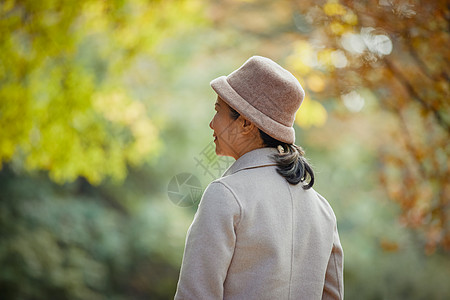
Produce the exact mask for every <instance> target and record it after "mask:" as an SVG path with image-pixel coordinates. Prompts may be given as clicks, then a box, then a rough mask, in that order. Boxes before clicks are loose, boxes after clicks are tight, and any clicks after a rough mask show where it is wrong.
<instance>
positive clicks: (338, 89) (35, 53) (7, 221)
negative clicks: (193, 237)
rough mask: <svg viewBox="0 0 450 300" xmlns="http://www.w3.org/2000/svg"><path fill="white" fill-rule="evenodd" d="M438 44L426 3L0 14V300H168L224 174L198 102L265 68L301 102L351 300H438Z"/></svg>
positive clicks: (445, 246) (306, 143) (448, 117)
mask: <svg viewBox="0 0 450 300" xmlns="http://www.w3.org/2000/svg"><path fill="white" fill-rule="evenodd" d="M449 26H450V10H449V6H448V2H447V1H440V0H435V1H418V0H379V1H375V0H373V1H372V0H368V1H356V0H355V1H350V0H348V1H347V0H345V1H344V0H320V1H312V0H302V1H299V0H289V1H288V0H279V1H271V0H246V1H244V0H215V1H212V0H210V1H200V0H178V1H176V0H165V1H159V0H147V1H143V0H128V1H125V0H115V1H95V0H78V1H70V0H67V1H54V0H41V1H32V0H28V1H26V0H23V1H17V0H2V1H1V2H0V168H1V170H0V298H1V299H171V298H173V296H174V293H175V289H176V283H177V280H178V272H179V268H180V265H181V259H182V254H183V248H184V240H185V236H186V230H187V229H188V227H189V225H190V223H191V221H192V218H193V215H194V213H195V211H196V203H197V200H198V191H200V192H201V190H202V189H204V188H205V187H206V186H207V185H208V183H209V182H210V181H212V180H213V179H215V178H217V177H219V176H220V175H221V172H223V170H224V168H226V167H227V166H228V165H229V164H230V163H231V162H232V161H230V160H226V159H223V158H221V159H218V158H216V157H214V156H211V155H210V154H211V152H210V151H211V145H213V144H211V143H212V131H211V130H210V128H209V127H208V123H209V121H210V119H211V118H212V116H213V113H214V102H215V94H214V93H213V91H212V90H211V88H210V87H209V82H210V80H212V79H214V78H216V77H218V76H221V75H227V74H229V73H230V72H231V71H233V70H235V69H236V68H238V67H239V66H240V65H242V63H244V62H245V60H247V59H248V58H249V57H250V56H252V55H263V56H267V57H270V58H272V59H273V60H275V61H277V62H278V63H279V64H281V65H282V66H283V67H285V68H287V69H288V70H290V71H291V72H292V73H293V74H294V75H295V76H296V77H297V78H298V80H299V81H300V83H301V84H302V85H303V87H304V88H305V91H306V94H307V96H306V99H305V101H304V103H303V104H302V106H301V109H300V110H299V112H298V115H297V117H296V121H295V122H296V123H295V129H296V135H297V136H296V143H297V144H298V145H301V146H302V147H303V148H304V149H305V150H306V155H307V157H308V158H309V160H310V161H311V163H312V165H313V166H314V170H315V173H316V184H315V188H316V190H317V191H319V192H320V193H321V194H322V195H324V196H325V197H326V198H327V199H328V200H329V202H330V203H331V205H332V206H333V208H334V210H335V213H336V216H337V219H338V226H339V231H340V236H341V242H342V244H343V247H344V251H345V272H344V273H345V274H344V275H345V298H346V299H450V285H449V284H448V283H449V278H450V225H449V217H450V213H449V204H450V184H449V178H450V163H449V152H450V145H449V137H450V113H449V108H450V100H449V99H450V85H449V73H450V68H449V61H450V51H449V49H448V47H449V41H450V35H449V28H450V27H449ZM180 174H181V175H180ZM183 174H184V175H183ZM186 174H188V176H191V177H190V178H193V179H195V180H194V181H192V182H191V183H190V185H191V186H189V185H188V186H187V189H186V186H184V187H183V186H178V184H181V183H182V182H176V181H175V182H176V184H175V187H174V186H173V182H174V181H173V180H180V178H181V179H182V178H184V179H186V176H187V175H186ZM171 180H172V181H171ZM182 181H183V180H182ZM170 182H172V184H170ZM188 183H189V182H188ZM192 186H193V187H197V188H198V189H197V191H196V193H195V195H192V194H194V191H193V189H192ZM178 187H179V188H180V189H181V190H177V188H178ZM189 187H191V189H189ZM183 188H184V190H183ZM171 189H175V190H172V192H174V191H175V195H176V194H177V193H178V195H180V194H183V193H191V194H190V195H191V196H192V197H193V198H192V197H191V198H190V199H191V200H192V199H193V201H191V203H190V205H180V203H178V201H174V198H173V197H172V198H171V199H169V196H170V193H169V192H170V191H171ZM182 190H183V191H184V192H183V191H182ZM186 191H187V192H186ZM172 195H173V194H172ZM171 200H172V201H171ZM192 202H194V203H192ZM177 203H178V204H177ZM184 204H186V202H184ZM187 204H189V203H187ZM186 206H187V207H186Z"/></svg>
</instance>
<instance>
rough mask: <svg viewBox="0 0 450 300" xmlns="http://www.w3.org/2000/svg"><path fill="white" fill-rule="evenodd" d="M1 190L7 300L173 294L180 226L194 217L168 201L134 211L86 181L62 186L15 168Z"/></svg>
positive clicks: (1, 259) (1, 273)
mask: <svg viewBox="0 0 450 300" xmlns="http://www.w3.org/2000/svg"><path fill="white" fill-rule="evenodd" d="M0 190H1V193H0V238H1V243H0V264H1V266H2V268H1V270H0V290H1V291H2V298H3V299H30V298H33V299H49V298H52V299H53V298H57V299H106V298H107V297H109V296H111V297H113V298H115V299H129V298H130V297H132V298H133V299H147V298H148V297H151V298H152V299H167V298H168V297H171V296H172V294H173V292H174V290H175V284H176V278H177V276H178V264H179V262H180V261H181V255H182V252H181V251H180V249H182V247H183V244H184V234H181V232H182V230H180V228H179V226H181V227H182V228H183V229H184V228H185V227H186V225H187V224H188V223H189V220H188V219H187V218H185V217H184V216H183V215H181V214H177V213H174V212H171V211H170V210H171V209H172V208H173V207H172V204H171V203H170V202H169V201H166V200H165V199H164V200H163V201H158V200H157V199H153V200H152V201H151V202H147V203H146V202H145V201H143V200H141V201H137V199H136V200H135V202H136V203H139V204H138V207H136V208H135V209H136V210H137V212H134V213H133V212H132V211H131V210H130V209H128V208H126V207H125V206H117V204H115V203H119V202H118V199H116V198H114V197H112V196H103V197H102V198H99V193H101V194H102V193H105V192H103V191H102V189H98V188H97V189H94V188H92V187H91V186H89V185H88V184H87V183H86V182H84V181H82V180H78V181H76V182H75V183H74V184H71V185H65V186H64V187H61V186H56V185H55V184H53V183H51V182H49V181H48V180H47V179H45V177H34V178H21V177H15V176H13V175H12V173H10V171H9V170H4V171H3V172H2V174H1V175H0ZM120 196H123V195H120ZM135 197H136V196H135ZM130 214H133V217H132V218H131V217H130ZM158 270H159V271H158ZM148 276H149V277H148ZM131 295H134V296H131ZM136 295H137V296H136ZM139 295H140V296H139Z"/></svg>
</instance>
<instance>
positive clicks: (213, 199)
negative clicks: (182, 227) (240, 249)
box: [175, 182, 241, 300]
mask: <svg viewBox="0 0 450 300" xmlns="http://www.w3.org/2000/svg"><path fill="white" fill-rule="evenodd" d="M240 215H241V207H240V205H239V202H238V201H237V199H236V198H235V196H234V193H232V191H231V190H230V189H229V188H228V187H227V186H225V185H224V184H223V183H221V182H212V183H211V184H210V185H209V186H208V187H207V189H206V190H205V192H204V194H203V197H202V199H201V201H200V204H199V207H198V210H197V213H196V214H195V216H194V221H193V222H192V224H191V226H190V227H189V230H188V233H187V238H186V246H185V250H184V256H183V263H182V266H181V271H180V278H179V281H178V287H177V292H176V294H175V299H176V300H181V299H223V283H224V281H225V278H226V276H227V270H228V267H229V265H230V262H231V258H232V256H233V252H234V246H235V242H236V234H235V226H236V225H237V224H238V223H239V220H240Z"/></svg>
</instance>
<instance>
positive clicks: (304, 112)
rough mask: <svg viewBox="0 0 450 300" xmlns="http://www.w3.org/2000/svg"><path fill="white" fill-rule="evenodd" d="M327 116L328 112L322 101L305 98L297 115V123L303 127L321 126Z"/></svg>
mask: <svg viewBox="0 0 450 300" xmlns="http://www.w3.org/2000/svg"><path fill="white" fill-rule="evenodd" d="M327 117H328V113H327V111H326V109H325V108H324V107H323V105H322V104H320V102H318V101H314V100H311V99H309V98H305V100H304V101H303V103H302V105H301V106H300V109H299V110H298V111H297V114H296V115H295V123H296V124H297V125H298V126H300V127H302V128H310V127H312V126H317V127H321V126H323V125H324V124H325V122H326V121H327Z"/></svg>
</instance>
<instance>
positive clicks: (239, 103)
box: [210, 76, 295, 144]
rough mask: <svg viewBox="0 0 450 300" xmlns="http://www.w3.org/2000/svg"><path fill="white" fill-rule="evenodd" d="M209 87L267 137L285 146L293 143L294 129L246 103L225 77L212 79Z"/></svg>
mask: <svg viewBox="0 0 450 300" xmlns="http://www.w3.org/2000/svg"><path fill="white" fill-rule="evenodd" d="M210 85H211V87H212V89H213V90H214V91H215V92H216V93H217V95H219V97H220V98H222V100H223V101H225V102H226V103H227V104H228V105H230V106H231V107H232V108H234V109H235V110H236V111H237V112H238V113H240V114H241V115H243V116H244V117H245V118H247V119H248V120H250V121H251V122H253V123H254V124H255V125H256V127H258V128H259V129H261V130H262V131H264V132H265V133H267V134H268V135H269V136H271V137H273V138H275V139H277V140H279V141H280V142H284V143H287V144H294V143H295V131H294V128H292V127H288V126H285V125H283V124H281V123H278V122H277V121H275V120H273V119H272V118H270V117H268V116H266V115H265V114H263V113H262V112H260V111H259V110H258V109H256V108H255V107H254V106H252V105H251V104H250V103H248V102H247V101H246V100H245V99H244V98H242V97H241V96H240V95H239V94H238V93H237V92H236V91H235V90H234V89H233V88H232V87H231V86H230V84H229V83H228V81H227V77H226V76H221V77H219V78H216V79H214V80H213V81H211V83H210Z"/></svg>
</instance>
